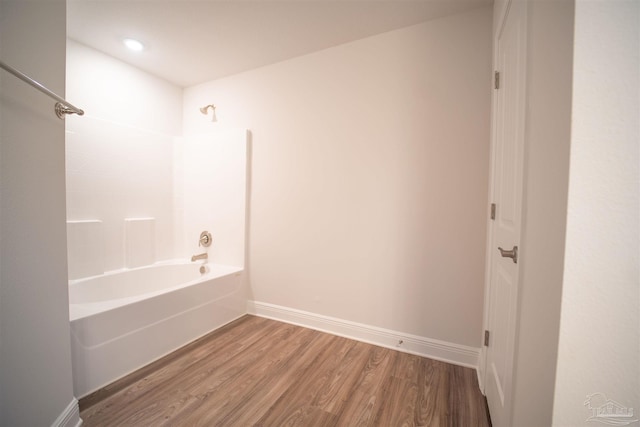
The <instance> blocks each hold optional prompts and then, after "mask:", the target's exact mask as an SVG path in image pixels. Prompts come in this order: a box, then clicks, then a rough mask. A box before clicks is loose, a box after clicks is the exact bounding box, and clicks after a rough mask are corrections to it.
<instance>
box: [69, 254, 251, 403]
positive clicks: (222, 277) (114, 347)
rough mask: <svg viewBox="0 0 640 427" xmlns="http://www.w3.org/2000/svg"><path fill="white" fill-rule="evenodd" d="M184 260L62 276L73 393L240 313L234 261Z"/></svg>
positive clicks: (103, 382) (92, 388) (239, 283)
mask: <svg viewBox="0 0 640 427" xmlns="http://www.w3.org/2000/svg"><path fill="white" fill-rule="evenodd" d="M200 265H201V264H200V263H189V262H187V261H180V262H176V261H173V262H166V263H159V264H155V265H153V266H149V267H142V268H137V269H132V270H123V271H116V272H110V273H107V274H104V275H102V276H95V277H91V278H87V279H80V280H73V281H70V282H69V303H70V304H69V309H70V310H69V311H70V319H71V347H72V361H73V382H74V392H75V395H76V397H83V396H86V395H87V394H89V393H91V392H93V391H95V390H97V389H99V388H101V387H103V386H105V385H107V384H109V383H111V382H113V381H115V380H116V379H118V378H120V377H122V376H124V375H126V374H128V373H130V372H133V371H134V370H136V369H138V368H140V367H142V366H144V365H146V364H148V363H150V362H152V361H154V360H156V359H158V358H160V357H162V356H164V355H166V354H168V353H170V352H172V351H173V350H175V349H177V348H179V347H181V346H183V345H185V344H187V343H189V342H191V341H193V340H194V339H196V338H198V337H200V336H202V335H205V334H207V333H209V332H211V331H213V330H215V329H216V328H219V327H220V326H223V325H224V324H226V323H229V322H231V321H232V320H234V319H237V318H238V317H240V316H242V315H244V314H245V313H246V295H245V292H244V287H243V285H242V273H243V269H242V268H240V267H233V266H225V265H216V264H207V270H208V271H207V272H206V273H205V274H201V273H200V272H199V268H200Z"/></svg>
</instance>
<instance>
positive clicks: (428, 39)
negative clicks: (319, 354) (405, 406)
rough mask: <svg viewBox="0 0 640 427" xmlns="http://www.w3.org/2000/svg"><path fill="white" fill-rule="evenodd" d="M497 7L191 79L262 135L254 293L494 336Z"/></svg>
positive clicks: (338, 312)
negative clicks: (490, 202)
mask: <svg viewBox="0 0 640 427" xmlns="http://www.w3.org/2000/svg"><path fill="white" fill-rule="evenodd" d="M490 59H491V10H490V9H489V8H483V9H479V10H476V11H473V12H470V13H466V14H464V15H458V16H452V17H448V18H444V19H440V20H436V21H432V22H427V23H424V24H420V25H416V26H413V27H408V28H405V29H401V30H397V31H393V32H390V33H386V34H382V35H378V36H374V37H370V38H367V39H363V40H360V41H356V42H353V43H349V44H346V45H341V46H337V47H334V48H331V49H327V50H324V51H320V52H317V53H313V54H310V55H306V56H303V57H299V58H295V59H292V60H289V61H286V62H282V63H278V64H275V65H271V66H267V67H264V68H260V69H256V70H253V71H249V72H246V73H243V74H239V75H235V76H231V77H229V78H224V79H220V80H216V81H212V82H209V83H206V84H203V85H199V86H195V87H191V88H187V89H186V90H185V101H184V122H183V126H184V131H185V135H187V136H188V135H190V134H194V133H200V132H204V131H205V130H206V129H207V126H209V124H208V123H207V121H206V120H203V119H202V116H201V115H200V113H199V112H198V108H199V107H201V106H203V105H206V104H210V103H214V104H216V106H217V107H218V108H217V113H218V119H219V121H220V124H223V125H226V126H230V127H246V128H249V129H251V132H252V156H251V208H250V216H251V219H250V230H251V231H250V252H249V253H250V258H249V262H250V275H251V276H250V277H251V288H252V293H253V295H252V299H254V300H256V301H259V302H265V303H271V304H277V305H281V306H285V307H289V308H294V309H298V310H304V311H308V312H312V313H316V314H321V315H326V316H333V317H337V318H341V319H345V320H349V321H355V322H360V323H363V324H367V325H371V326H379V327H383V328H388V329H392V330H396V331H402V332H406V333H411V334H415V335H418V336H422V337H428V338H435V339H440V340H444V341H448V342H452V343H457V344H462V345H468V346H474V347H479V345H480V328H481V319H482V299H483V271H484V242H485V222H486V212H487V206H486V201H487V199H486V196H487V176H488V147H489V110H490V105H489V103H490V80H491V62H490Z"/></svg>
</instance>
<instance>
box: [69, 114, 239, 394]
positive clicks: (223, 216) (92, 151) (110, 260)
mask: <svg viewBox="0 0 640 427" xmlns="http://www.w3.org/2000/svg"><path fill="white" fill-rule="evenodd" d="M208 107H210V106H208ZM208 109H211V108H208ZM208 109H206V110H207V111H208ZM203 119H205V121H206V122H208V120H206V118H203ZM66 129H67V136H66V161H67V215H68V218H67V258H68V267H69V269H68V272H69V279H70V280H69V313H70V321H71V343H72V349H71V351H72V353H71V354H72V367H73V381H74V394H75V396H76V397H78V398H80V397H84V396H86V395H88V394H90V393H92V392H94V391H96V390H98V389H100V388H102V387H104V386H106V385H108V384H110V383H112V382H113V381H115V380H117V379H119V378H121V377H123V376H125V375H127V374H129V373H131V372H133V371H135V370H136V369H139V368H141V367H143V366H145V365H147V364H149V363H151V362H153V361H154V360H156V359H159V358H161V357H163V356H164V355H166V354H168V353H170V352H172V351H174V350H176V349H178V348H180V347H182V346H184V345H185V344H188V343H189V342H191V341H193V340H195V339H197V338H199V337H201V336H203V335H206V334H207V333H209V332H211V331H213V330H215V329H217V328H219V327H221V326H223V325H225V324H227V323H229V322H231V321H233V320H235V319H237V318H238V317H241V316H242V315H244V314H245V313H246V312H247V310H246V301H247V295H246V285H245V278H244V277H245V276H244V273H243V272H244V265H245V242H246V240H245V230H246V218H247V216H246V207H247V164H248V161H247V145H248V141H249V139H248V135H249V134H248V131H247V130H246V129H236V128H220V127H217V128H215V129H213V128H212V129H210V130H208V131H207V132H206V133H203V134H201V135H193V136H189V137H174V136H170V135H166V134H163V133H159V132H156V131H153V130H145V129H141V128H133V127H131V126H128V125H125V124H119V123H114V122H112V121H108V120H102V119H100V118H97V117H93V116H85V117H82V118H77V117H76V116H73V117H70V118H68V119H67V120H66ZM168 170H170V171H172V173H167V171H168ZM133 212H135V213H137V214H138V216H130V215H132V213H133ZM202 230H212V231H215V235H216V238H215V243H214V244H213V245H212V237H211V234H209V233H208V232H207V231H202ZM198 236H199V238H198ZM187 254H188V257H187ZM176 256H177V257H180V258H183V257H184V259H179V260H176V259H173V258H175V257H176Z"/></svg>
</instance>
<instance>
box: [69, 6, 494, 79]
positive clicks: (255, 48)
mask: <svg viewBox="0 0 640 427" xmlns="http://www.w3.org/2000/svg"><path fill="white" fill-rule="evenodd" d="M491 2H492V0H392V1H387V0H373V1H367V0H323V1H319V0H289V1H272V0H259V1H245V0H228V1H219V0H199V1H189V0H138V1H132V0H126V1H114V0H69V1H67V35H68V37H69V38H71V39H73V40H76V41H78V42H80V43H83V44H85V45H87V46H90V47H92V48H94V49H97V50H99V51H102V52H104V53H107V54H109V55H111V56H113V57H116V58H118V59H120V60H122V61H125V62H127V63H129V64H131V65H134V66H136V67H138V68H141V69H143V70H145V71H147V72H149V73H152V74H155V75H156V76H159V77H161V78H163V79H165V80H168V81H170V82H172V83H174V84H176V85H178V86H182V87H187V86H192V85H196V84H199V83H203V82H206V81H210V80H214V79H217V78H220V77H225V76H229V75H232V74H237V73H241V72H243V71H247V70H251V69H254V68H258V67H261V66H264V65H268V64H273V63H276V62H279V61H283V60H286V59H289V58H293V57H296V56H300V55H304V54H307V53H311V52H315V51H318V50H321V49H326V48H329V47H332V46H336V45H339V44H343V43H348V42H350V41H354V40H357V39H361V38H364V37H368V36H372V35H375V34H379V33H383V32H386V31H391V30H394V29H397V28H402V27H406V26H409V25H414V24H418V23H420V22H424V21H427V20H431V19H436V18H440V17H443V16H447V15H451V14H455V13H460V12H463V11H466V10H469V9H472V8H475V7H479V6H482V5H486V4H490V3H491ZM125 37H131V38H135V39H138V40H140V41H141V42H143V43H144V44H145V46H146V49H145V50H144V51H143V52H138V53H135V52H131V51H128V50H127V49H126V48H125V47H124V45H123V43H122V39H123V38H125Z"/></svg>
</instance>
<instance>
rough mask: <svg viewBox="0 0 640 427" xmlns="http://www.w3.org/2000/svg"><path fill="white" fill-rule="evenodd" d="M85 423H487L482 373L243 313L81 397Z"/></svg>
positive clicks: (385, 426) (267, 425)
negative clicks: (208, 332) (481, 380)
mask: <svg viewBox="0 0 640 427" xmlns="http://www.w3.org/2000/svg"><path fill="white" fill-rule="evenodd" d="M80 411H81V412H80V416H81V418H82V419H83V420H84V424H83V426H85V427H90V426H265V427H270V426H278V427H280V426H304V427H309V426H332V427H333V426H349V427H352V426H383V427H394V426H434V427H437V426H452V427H453V426H456V427H457V426H479V427H480V426H482V427H484V426H489V425H490V424H489V422H488V420H487V415H486V405H485V401H484V397H483V396H482V394H481V393H480V390H479V389H478V382H477V378H476V373H475V371H474V370H472V369H469V368H462V367H460V366H454V365H450V364H447V363H444V362H438V361H434V360H431V359H426V358H422V357H418V356H413V355H410V354H406V353H400V352H397V351H393V350H389V349H386V348H382V347H377V346H373V345H369V344H364V343H361V342H358V341H353V340H349V339H346V338H341V337H337V336H333V335H329V334H325V333H322V332H318V331H314V330H311V329H306V328H302V327H299V326H293V325H289V324H285V323H281V322H277V321H274V320H268V319H264V318H260V317H254V316H244V317H242V318H240V319H238V320H236V321H235V322H232V323H230V324H229V325H227V326H225V327H223V328H221V329H218V330H217V331H214V332H212V333H211V334H209V335H207V336H206V337H203V338H201V339H200V340H198V341H196V342H194V343H191V344H189V345H187V346H186V347H183V348H181V349H179V350H177V351H176V352H174V353H171V354H170V355H168V356H166V357H164V358H163V359H160V360H158V361H156V362H154V363H152V364H150V365H148V366H146V367H144V368H142V369H140V370H138V371H136V372H134V373H132V374H131V375H129V376H127V377H125V378H122V379H120V380H118V381H116V382H115V383H113V384H110V385H109V386H107V387H105V388H103V389H101V390H99V391H97V392H95V393H93V394H91V395H89V396H87V397H85V398H83V399H81V400H80Z"/></svg>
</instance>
